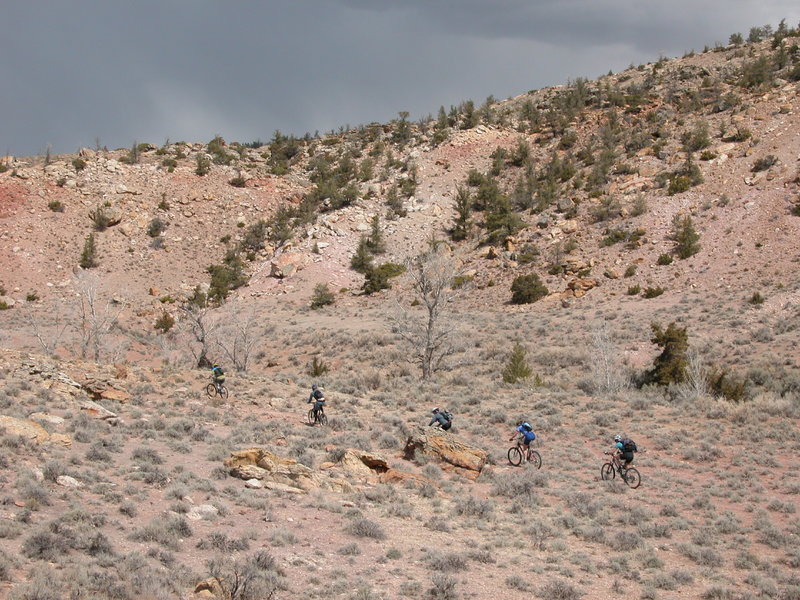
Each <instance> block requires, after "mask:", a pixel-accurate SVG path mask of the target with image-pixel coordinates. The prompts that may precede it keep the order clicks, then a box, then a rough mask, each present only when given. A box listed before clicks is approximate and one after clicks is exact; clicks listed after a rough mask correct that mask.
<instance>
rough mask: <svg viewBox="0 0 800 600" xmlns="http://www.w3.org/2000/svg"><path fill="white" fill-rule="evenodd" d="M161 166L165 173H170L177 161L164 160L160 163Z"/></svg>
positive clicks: (172, 159)
mask: <svg viewBox="0 0 800 600" xmlns="http://www.w3.org/2000/svg"><path fill="white" fill-rule="evenodd" d="M161 166H162V167H164V168H166V169H167V172H169V173H172V172H173V171H175V167H177V166H178V161H177V160H175V159H174V158H165V159H164V160H162V161H161Z"/></svg>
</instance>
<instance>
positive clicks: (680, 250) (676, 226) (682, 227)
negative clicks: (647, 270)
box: [672, 215, 700, 258]
mask: <svg viewBox="0 0 800 600" xmlns="http://www.w3.org/2000/svg"><path fill="white" fill-rule="evenodd" d="M672 227H673V234H672V239H673V240H674V241H675V253H676V254H677V255H678V258H689V257H690V256H694V255H695V254H697V253H698V252H700V244H699V241H700V234H699V233H697V230H696V229H695V228H694V224H693V223H692V217H690V216H689V215H686V216H684V217H681V216H680V215H675V218H674V219H673V221H672Z"/></svg>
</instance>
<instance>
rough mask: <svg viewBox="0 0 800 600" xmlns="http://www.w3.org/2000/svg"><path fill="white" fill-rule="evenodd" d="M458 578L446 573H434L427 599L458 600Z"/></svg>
mask: <svg viewBox="0 0 800 600" xmlns="http://www.w3.org/2000/svg"><path fill="white" fill-rule="evenodd" d="M456 583H458V582H457V580H456V579H455V578H454V577H451V576H450V575H445V574H444V573H434V574H433V575H432V576H431V584H432V586H431V587H430V588H429V589H428V592H427V595H426V599H427V600H456V599H457V598H458V593H457V592H456Z"/></svg>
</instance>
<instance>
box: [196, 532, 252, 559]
mask: <svg viewBox="0 0 800 600" xmlns="http://www.w3.org/2000/svg"><path fill="white" fill-rule="evenodd" d="M196 546H197V548H200V549H201V550H212V549H213V550H218V551H219V552H223V553H225V554H231V553H233V552H241V551H242V550H249V549H250V542H249V541H248V540H247V538H244V537H241V538H238V539H232V538H229V537H228V536H227V535H225V534H224V533H222V532H219V531H212V532H210V533H209V534H208V535H207V536H206V537H204V538H203V539H201V540H200V541H199V542H197V544H196Z"/></svg>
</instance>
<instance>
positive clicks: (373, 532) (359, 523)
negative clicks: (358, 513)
mask: <svg viewBox="0 0 800 600" xmlns="http://www.w3.org/2000/svg"><path fill="white" fill-rule="evenodd" d="M347 531H348V532H349V533H351V534H352V535H355V536H357V537H365V538H371V539H374V540H383V539H386V532H384V530H383V528H382V527H381V526H380V525H379V524H378V523H376V522H375V521H370V520H369V519H364V518H358V519H355V520H354V521H352V522H351V523H350V524H349V525H348V526H347Z"/></svg>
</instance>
